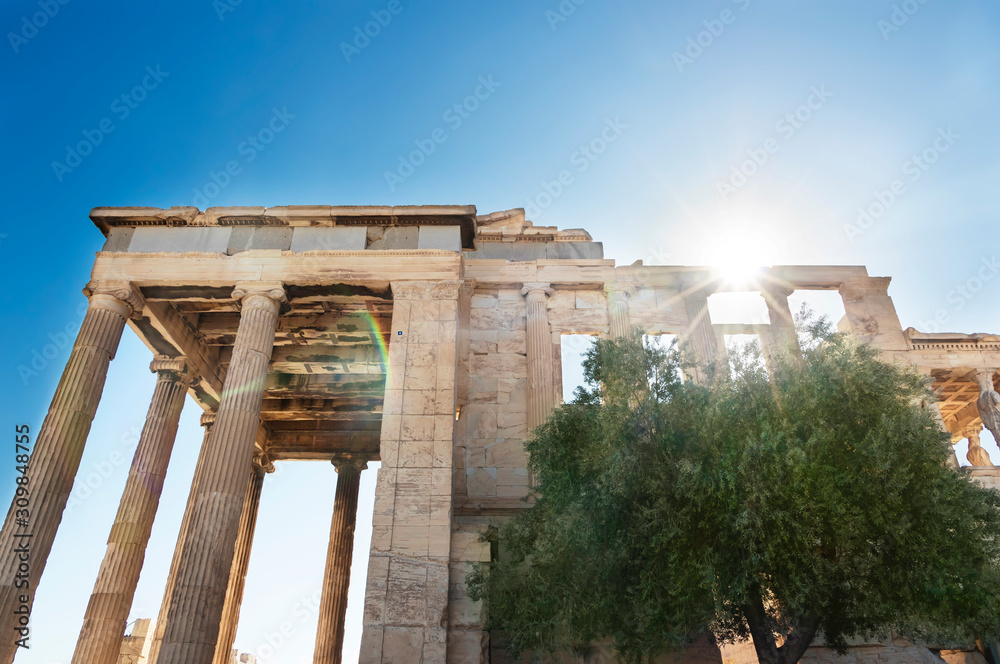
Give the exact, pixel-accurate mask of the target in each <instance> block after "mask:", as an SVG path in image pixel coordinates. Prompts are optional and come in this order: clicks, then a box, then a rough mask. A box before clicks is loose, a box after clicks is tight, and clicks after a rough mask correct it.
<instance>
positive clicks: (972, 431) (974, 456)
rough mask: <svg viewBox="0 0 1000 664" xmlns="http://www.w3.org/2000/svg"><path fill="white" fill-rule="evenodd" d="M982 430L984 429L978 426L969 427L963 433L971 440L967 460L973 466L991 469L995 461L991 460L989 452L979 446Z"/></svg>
mask: <svg viewBox="0 0 1000 664" xmlns="http://www.w3.org/2000/svg"><path fill="white" fill-rule="evenodd" d="M982 430H983V427H981V426H979V425H978V424H977V425H974V426H970V427H968V428H967V429H966V430H965V431H963V432H962V433H963V434H965V437H966V438H968V439H969V453H968V454H966V455H965V458H966V459H968V460H969V463H971V464H972V465H973V466H985V467H987V468H989V467H992V466H993V461H992V460H991V459H990V455H989V452H987V451H986V450H984V449H983V447H982V445H980V444H979V434H980V433H981V432H982Z"/></svg>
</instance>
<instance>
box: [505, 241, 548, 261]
mask: <svg viewBox="0 0 1000 664" xmlns="http://www.w3.org/2000/svg"><path fill="white" fill-rule="evenodd" d="M510 247H511V252H510V256H511V257H510V260H515V261H537V260H544V259H545V258H546V251H545V243H544V242H512V243H510Z"/></svg>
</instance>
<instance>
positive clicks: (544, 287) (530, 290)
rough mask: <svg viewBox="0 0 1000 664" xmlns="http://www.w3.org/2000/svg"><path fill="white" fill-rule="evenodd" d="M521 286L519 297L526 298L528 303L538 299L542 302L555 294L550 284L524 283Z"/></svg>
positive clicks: (542, 282) (540, 282) (539, 282)
mask: <svg viewBox="0 0 1000 664" xmlns="http://www.w3.org/2000/svg"><path fill="white" fill-rule="evenodd" d="M521 286H522V288H521V295H524V296H526V297H527V299H528V301H529V302H530V301H531V300H532V299H536V300H537V299H538V298H541V301H542V302H544V301H545V300H546V298H547V297H548V296H549V295H552V293H554V292H555V291H554V290H553V289H552V284H550V283H548V282H544V281H535V282H526V283H523V284H521Z"/></svg>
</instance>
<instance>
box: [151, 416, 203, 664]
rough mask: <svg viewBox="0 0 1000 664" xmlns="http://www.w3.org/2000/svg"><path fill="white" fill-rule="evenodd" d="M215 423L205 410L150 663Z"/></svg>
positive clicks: (160, 634) (157, 649)
mask: <svg viewBox="0 0 1000 664" xmlns="http://www.w3.org/2000/svg"><path fill="white" fill-rule="evenodd" d="M213 424H215V411H205V412H204V413H202V415H201V425H202V426H203V427H205V436H204V438H202V441H201V450H200V451H199V452H198V461H197V463H196V464H195V467H194V478H193V479H192V480H191V489H190V490H189V491H188V499H187V503H186V504H185V506H184V516H183V517H182V518H181V528H180V531H178V534H177V544H175V545H174V556H173V558H171V559H170V572H169V573H168V574H167V585H166V587H165V589H164V591H163V600H162V601H161V604H160V612H159V613H158V614H156V615H157V618H156V631H155V632H154V634H153V643H152V645H151V646H150V648H149V656H148V658H147V659H148V660H149V664H156V660H157V659H158V658H159V656H160V646H161V645H163V630H164V628H165V627H166V626H167V612H168V609H169V608H170V598H171V597H173V593H174V586H175V585H177V570H178V568H179V567H180V563H181V549H182V548H183V544H184V537H185V536H186V535H187V531H188V528H189V527H190V525H191V513H192V512H194V503H195V497H196V496H197V495H198V476H199V475H200V474H201V473H202V471H203V469H204V466H205V453H206V452H207V451H208V436H209V434H210V433H211V432H212V425H213Z"/></svg>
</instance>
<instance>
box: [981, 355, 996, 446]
mask: <svg viewBox="0 0 1000 664" xmlns="http://www.w3.org/2000/svg"><path fill="white" fill-rule="evenodd" d="M976 382H977V383H978V384H979V400H978V401H977V402H976V405H977V406H978V407H979V417H980V419H982V421H983V424H984V425H985V426H986V428H987V429H989V430H990V433H992V434H993V437H994V438H995V439H996V441H997V442H998V443H1000V394H997V392H996V390H994V389H993V372H992V371H987V370H981V371H977V372H976Z"/></svg>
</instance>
